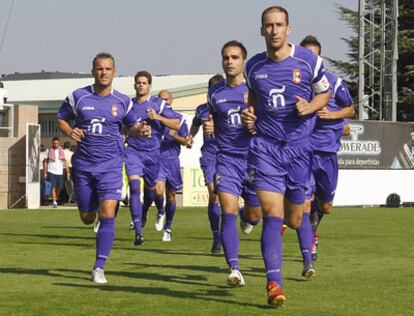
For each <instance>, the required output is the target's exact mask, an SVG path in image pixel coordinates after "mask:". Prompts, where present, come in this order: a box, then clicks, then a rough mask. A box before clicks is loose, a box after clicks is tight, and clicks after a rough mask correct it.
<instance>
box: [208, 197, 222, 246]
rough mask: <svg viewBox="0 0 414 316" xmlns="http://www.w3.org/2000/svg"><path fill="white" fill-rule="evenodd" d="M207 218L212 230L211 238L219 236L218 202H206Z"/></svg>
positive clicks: (215, 238) (216, 238)
mask: <svg viewBox="0 0 414 316" xmlns="http://www.w3.org/2000/svg"><path fill="white" fill-rule="evenodd" d="M208 220H209V221H210V228H211V231H212V232H213V239H214V240H218V239H219V238H220V234H219V227H220V208H219V204H218V203H208Z"/></svg>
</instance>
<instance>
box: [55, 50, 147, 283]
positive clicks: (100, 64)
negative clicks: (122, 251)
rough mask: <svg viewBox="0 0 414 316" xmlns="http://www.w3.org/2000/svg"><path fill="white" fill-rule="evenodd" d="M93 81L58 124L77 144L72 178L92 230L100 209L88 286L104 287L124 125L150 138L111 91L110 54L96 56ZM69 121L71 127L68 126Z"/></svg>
mask: <svg viewBox="0 0 414 316" xmlns="http://www.w3.org/2000/svg"><path fill="white" fill-rule="evenodd" d="M92 75H93V76H94V79H95V82H94V84H93V85H91V86H87V87H84V88H80V89H77V90H75V91H74V92H73V93H71V94H70V95H69V96H68V97H67V98H66V99H65V101H64V102H63V104H62V105H61V107H60V109H59V111H58V113H57V124H58V127H59V129H60V130H61V131H62V133H63V134H65V135H67V136H69V137H70V138H72V139H74V140H76V141H77V142H78V144H77V149H76V152H75V154H74V155H73V157H72V178H73V181H74V185H75V193H76V197H77V204H78V208H79V214H80V218H81V220H82V221H83V223H85V224H87V225H89V224H92V223H93V222H94V220H95V218H96V211H97V210H98V209H99V219H100V226H99V229H98V231H97V234H96V261H95V265H94V267H93V272H92V281H93V282H95V283H107V280H106V278H105V275H104V265H105V262H106V260H107V259H108V257H109V253H110V251H111V248H112V244H113V241H114V235H115V209H116V207H117V204H118V201H119V200H120V198H121V187H122V179H121V175H122V164H123V162H124V159H125V155H124V147H123V141H122V136H121V130H122V127H123V125H128V126H131V127H130V129H129V130H130V132H131V133H134V134H136V133H140V134H142V135H143V134H148V133H150V128H149V127H146V126H144V125H142V124H138V123H136V118H135V117H134V116H133V115H131V113H130V110H131V108H132V102H131V100H130V98H129V97H128V96H126V95H124V94H122V93H120V92H118V91H116V90H114V89H113V88H112V81H113V78H114V76H115V61H114V58H113V57H112V56H111V55H110V54H107V53H100V54H98V55H96V57H95V58H94V60H93V63H92ZM72 120H73V121H74V124H73V126H71V125H70V123H69V121H72ZM137 135H138V134H137Z"/></svg>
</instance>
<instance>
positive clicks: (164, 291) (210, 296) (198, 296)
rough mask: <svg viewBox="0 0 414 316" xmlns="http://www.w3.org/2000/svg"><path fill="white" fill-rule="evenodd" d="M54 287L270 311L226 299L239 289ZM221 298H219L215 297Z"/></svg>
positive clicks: (72, 285)
mask: <svg viewBox="0 0 414 316" xmlns="http://www.w3.org/2000/svg"><path fill="white" fill-rule="evenodd" d="M53 285H57V286H65V287H74V288H82V289H96V290H100V291H109V292H129V293H140V294H148V295H153V296H154V295H158V296H165V297H169V298H178V299H189V298H190V299H194V300H202V301H207V302H213V303H222V304H230V305H237V306H246V307H254V308H260V309H266V310H267V309H269V307H267V306H265V305H259V304H251V303H247V302H243V301H239V300H237V299H234V300H231V299H226V298H224V297H227V298H228V297H230V296H232V294H233V293H231V292H232V291H237V289H233V290H231V291H230V289H226V290H215V291H209V290H198V291H197V292H195V291H194V290H191V291H178V290H172V289H169V288H166V287H137V286H117V285H103V286H102V285H95V284H91V285H83V284H69V283H54V284H53ZM214 296H219V297H214Z"/></svg>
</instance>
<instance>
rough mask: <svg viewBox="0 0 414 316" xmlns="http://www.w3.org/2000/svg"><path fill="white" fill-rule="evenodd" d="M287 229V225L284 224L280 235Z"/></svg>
mask: <svg viewBox="0 0 414 316" xmlns="http://www.w3.org/2000/svg"><path fill="white" fill-rule="evenodd" d="M286 229H287V225H285V224H283V226H282V228H281V229H280V236H283V234H284V233H285V231H286Z"/></svg>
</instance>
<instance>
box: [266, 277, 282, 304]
mask: <svg viewBox="0 0 414 316" xmlns="http://www.w3.org/2000/svg"><path fill="white" fill-rule="evenodd" d="M285 301H286V296H285V293H283V289H282V287H281V286H280V285H278V284H277V283H276V282H275V281H270V282H269V283H268V284H267V304H269V305H270V306H272V307H276V308H277V307H282V306H283V305H284V304H285Z"/></svg>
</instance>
